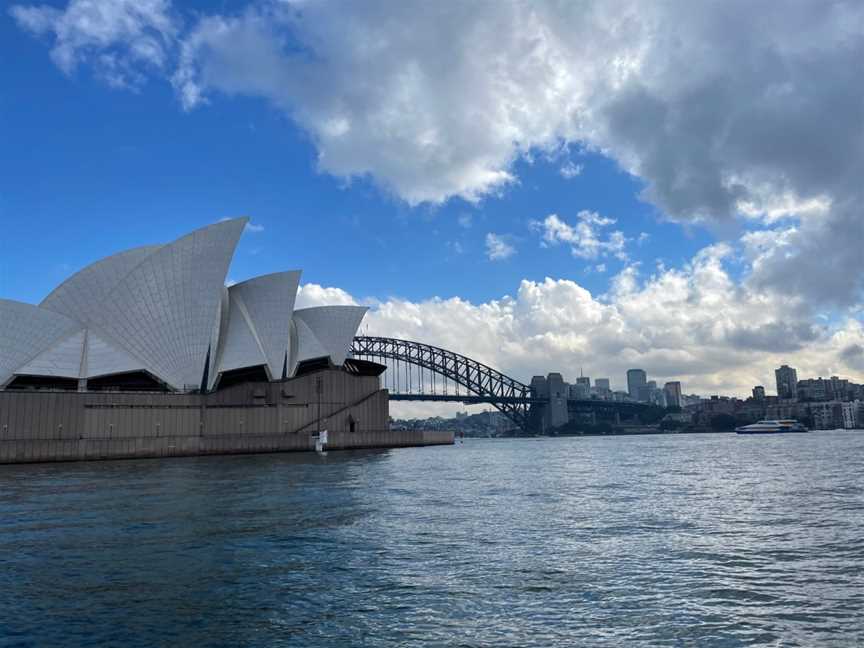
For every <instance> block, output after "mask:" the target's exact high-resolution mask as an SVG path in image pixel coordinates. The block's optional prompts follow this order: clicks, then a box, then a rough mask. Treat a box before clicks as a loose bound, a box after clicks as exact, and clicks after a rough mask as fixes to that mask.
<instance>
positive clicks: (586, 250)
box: [530, 210, 628, 269]
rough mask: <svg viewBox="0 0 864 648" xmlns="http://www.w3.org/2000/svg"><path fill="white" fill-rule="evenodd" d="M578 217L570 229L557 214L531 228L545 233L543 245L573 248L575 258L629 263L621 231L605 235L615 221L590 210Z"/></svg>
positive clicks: (533, 223)
mask: <svg viewBox="0 0 864 648" xmlns="http://www.w3.org/2000/svg"><path fill="white" fill-rule="evenodd" d="M576 217H577V219H578V222H577V223H576V224H575V225H570V224H568V223H567V222H565V221H564V220H562V219H561V218H560V217H559V216H558V215H557V214H550V215H549V216H547V217H546V218H545V219H544V220H543V221H542V222H538V221H532V222H531V223H530V227H531V228H532V229H534V230H535V231H539V232H541V233H542V235H543V237H542V242H541V245H556V244H558V243H564V244H566V245H569V246H570V251H571V252H572V254H573V256H575V257H578V258H580V259H597V258H600V257H606V256H610V255H611V256H614V257H615V258H617V259H620V260H621V261H627V260H628V257H627V252H626V250H625V247H626V245H627V238H626V237H625V236H624V233H623V232H621V231H619V230H615V231H612V232H609V233H608V234H606V233H605V232H602V230H603V229H604V228H606V227H608V226H610V225H614V224H615V219H614V218H607V217H605V216H601V215H600V214H598V213H597V212H592V211H587V210H582V211H580V212H579V213H578V214H577V216H576ZM604 269H605V266H604Z"/></svg>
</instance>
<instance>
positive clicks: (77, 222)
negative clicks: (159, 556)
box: [0, 17, 711, 302]
mask: <svg viewBox="0 0 864 648" xmlns="http://www.w3.org/2000/svg"><path fill="white" fill-rule="evenodd" d="M0 42H2V43H4V45H3V49H4V50H5V52H4V59H7V60H14V61H15V62H16V64H15V65H12V66H4V68H3V76H4V78H3V80H2V83H3V87H4V88H5V93H4V94H5V96H6V99H5V100H4V101H3V104H2V105H3V108H2V117H3V141H4V149H5V150H7V151H16V154H15V155H4V156H3V157H2V159H0V165H2V166H0V174H2V177H3V178H4V188H3V194H2V210H3V215H4V221H6V222H7V223H8V224H9V226H10V227H11V231H10V230H9V229H7V232H8V237H4V241H3V263H2V287H3V294H4V296H5V297H7V298H12V299H19V300H22V301H31V302H35V301H38V300H40V299H41V298H42V297H44V296H45V295H46V294H47V293H48V292H49V291H50V290H51V289H52V288H53V287H54V285H56V283H57V282H58V281H60V280H62V279H63V278H64V277H65V276H67V275H68V274H69V272H70V271H72V270H76V269H78V268H80V267H81V266H83V265H84V264H86V263H89V262H90V261H92V260H95V259H97V258H100V257H102V256H105V255H107V254H109V253H111V252H114V251H118V250H121V249H125V248H127V247H132V246H135V245H138V244H143V243H150V242H162V241H165V240H169V239H171V238H174V237H176V236H178V235H180V234H181V233H184V232H186V231H188V230H190V229H193V228H195V227H199V226H202V225H205V224H207V223H211V222H214V221H216V220H219V219H220V218H225V217H234V216H241V215H245V216H249V217H250V218H251V219H252V221H253V223H254V224H255V225H257V226H260V227H263V228H264V230H263V231H262V232H260V233H253V232H249V233H247V235H246V237H245V239H244V241H243V244H242V247H241V248H240V252H239V254H238V255H237V257H236V260H235V262H234V265H233V267H232V269H231V277H232V278H235V279H236V280H242V279H244V278H247V277H249V276H252V275H255V274H260V273H262V272H269V271H275V270H278V269H282V268H285V267H286V266H290V267H299V268H303V269H304V279H305V280H306V281H315V282H317V283H321V284H325V285H338V286H341V287H342V288H344V289H346V290H348V291H349V292H351V293H352V294H355V295H360V296H364V297H365V296H374V297H378V298H386V297H388V296H391V295H398V296H401V297H405V298H409V299H423V298H426V297H431V296H441V297H450V296H454V295H459V296H462V297H464V298H466V299H469V300H472V301H485V300H487V299H491V298H495V297H499V296H501V295H503V294H506V293H512V292H513V291H514V289H515V287H516V286H517V285H518V282H519V281H520V280H521V279H523V278H530V279H534V280H541V281H542V280H543V279H544V278H545V277H547V276H550V277H556V278H560V277H569V278H573V279H574V280H576V281H578V282H579V283H581V284H582V285H584V286H585V287H586V288H588V289H589V290H591V291H592V292H596V293H603V292H605V291H606V289H607V288H608V282H609V278H610V277H611V276H613V275H614V273H615V272H616V271H617V270H620V269H621V267H622V266H623V265H624V264H623V262H621V261H619V260H611V261H610V260H606V262H605V265H606V266H607V270H606V271H605V272H597V271H596V270H594V267H595V266H596V265H597V264H598V263H599V262H600V261H598V260H591V259H579V258H574V257H573V255H572V254H571V253H570V252H569V250H568V248H567V247H566V246H557V247H554V248H547V249H541V247H540V243H539V242H540V238H541V237H540V236H539V234H538V233H537V232H536V231H532V230H531V229H530V227H529V221H531V220H542V219H543V218H545V217H546V216H548V215H549V214H553V213H555V214H558V215H559V216H561V217H562V218H563V219H569V220H575V219H576V215H577V213H578V212H579V211H581V210H589V211H596V212H599V213H600V214H602V215H604V216H607V217H611V218H614V219H616V220H617V221H618V223H616V225H617V228H616V229H620V230H621V231H623V232H624V234H625V236H626V237H628V238H631V239H634V240H636V239H638V237H639V236H640V234H642V233H643V232H645V233H646V234H648V238H647V240H645V241H644V242H643V243H641V244H635V243H634V244H631V245H629V246H628V252H629V254H630V256H631V257H632V259H633V260H634V261H639V262H642V263H643V264H644V265H646V266H653V265H654V264H655V262H656V260H658V259H661V260H663V261H664V262H665V263H667V264H669V265H680V264H681V263H683V262H684V261H686V260H687V259H689V258H690V257H691V256H692V255H693V254H694V253H695V252H696V251H697V250H698V249H700V248H701V247H703V246H704V245H705V244H706V243H707V242H708V241H709V240H711V234H710V233H709V232H708V231H706V230H705V228H703V227H696V228H691V229H689V230H685V229H683V228H681V227H680V226H678V225H675V224H671V223H664V222H663V221H662V219H661V218H660V216H661V215H660V214H659V213H658V212H657V210H656V209H655V208H654V207H652V206H651V205H650V204H646V203H645V202H642V201H640V200H639V198H638V192H639V190H640V188H641V183H640V181H639V179H638V178H634V177H632V176H630V175H629V174H627V173H626V172H624V171H622V170H621V169H620V168H619V167H618V165H617V164H616V163H615V162H614V161H613V160H610V159H609V158H607V157H604V156H603V155H601V154H598V153H590V152H586V151H583V150H581V149H580V147H578V146H570V147H567V146H566V145H562V147H561V148H560V149H559V150H558V151H553V152H543V151H538V152H536V153H535V155H534V156H533V159H532V160H530V161H529V160H519V161H518V162H517V163H516V164H515V166H514V174H515V175H516V176H517V177H518V181H517V182H515V183H514V184H512V185H511V186H507V187H504V188H502V189H501V190H500V191H498V192H496V194H494V195H491V196H487V197H484V198H483V199H482V200H481V201H479V202H477V203H472V202H468V201H466V200H463V199H460V198H454V199H451V200H449V201H448V202H446V203H444V204H441V205H428V204H427V205H420V206H416V207H411V206H408V205H406V204H405V203H404V202H403V201H401V200H400V199H399V197H398V196H395V195H393V194H392V193H391V192H388V191H387V190H385V189H382V188H380V187H378V186H376V184H375V183H374V181H372V180H370V179H369V178H368V177H365V178H364V177H358V178H352V179H349V180H346V179H343V178H338V177H334V176H332V175H329V174H326V173H322V172H320V171H319V170H318V168H317V164H316V151H315V147H314V145H313V143H312V142H311V141H310V138H309V137H308V135H307V134H306V133H304V131H302V130H301V129H299V128H298V127H297V126H296V125H295V124H294V123H292V121H291V120H290V119H288V118H286V116H285V115H284V114H281V113H279V112H278V111H276V110H274V109H273V108H272V107H271V106H270V105H268V104H267V103H266V102H265V101H262V100H260V99H254V98H252V99H250V98H243V97H226V98H224V99H221V100H220V101H218V102H213V103H212V104H210V105H207V106H204V107H202V108H200V109H198V110H195V111H194V112H184V111H183V110H182V109H181V108H180V106H179V105H178V101H177V99H176V98H175V97H174V96H173V93H172V92H171V88H170V87H169V86H167V85H166V84H160V83H158V82H152V83H150V84H148V85H147V87H146V88H144V89H142V90H141V91H139V92H124V91H118V90H117V89H114V88H111V87H109V86H107V85H105V84H104V83H100V82H99V81H98V80H97V79H94V78H93V77H92V76H91V75H89V74H88V73H87V72H86V71H85V70H79V71H77V72H76V73H75V74H74V75H73V76H71V77H68V76H66V75H64V74H63V73H62V72H61V71H60V70H59V69H58V68H57V67H56V66H55V65H54V64H52V62H51V60H50V59H49V58H48V57H47V56H46V52H45V47H44V44H42V43H40V42H39V41H38V40H36V39H34V38H32V36H30V35H29V34H27V33H26V32H24V31H22V30H20V29H19V28H17V26H16V25H15V23H14V21H12V20H11V19H10V18H9V17H4V19H3V21H2V32H0ZM567 162H571V163H572V164H573V165H579V166H580V167H581V168H582V170H581V173H580V174H579V175H578V176H576V177H573V178H569V179H568V178H565V177H564V176H562V174H561V168H562V167H563V166H564V165H566V164H567ZM22 214H27V215H29V216H28V217H26V218H20V217H19V216H18V215H22ZM488 232H494V233H496V234H500V235H502V236H504V237H506V240H507V241H508V242H509V243H510V244H511V245H512V246H513V247H515V248H516V253H515V255H514V256H513V257H510V258H509V259H506V260H501V261H495V262H490V261H489V259H488V258H487V256H486V250H485V236H486V234H487V233H488ZM36 241H38V245H34V242H36ZM22 267H27V268H28V271H27V272H26V273H21V272H19V271H18V269H20V268H22Z"/></svg>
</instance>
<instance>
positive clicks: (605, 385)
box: [594, 378, 610, 391]
mask: <svg viewBox="0 0 864 648" xmlns="http://www.w3.org/2000/svg"><path fill="white" fill-rule="evenodd" d="M594 387H596V388H597V390H598V391H600V390H605V391H610V387H609V379H608V378H598V379H597V380H595V381H594Z"/></svg>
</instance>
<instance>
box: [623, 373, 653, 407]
mask: <svg viewBox="0 0 864 648" xmlns="http://www.w3.org/2000/svg"><path fill="white" fill-rule="evenodd" d="M647 383H648V374H646V373H645V370H644V369H628V370H627V393H629V394H630V398H632V399H633V400H639V390H640V389H643V388H645V387H646V386H647Z"/></svg>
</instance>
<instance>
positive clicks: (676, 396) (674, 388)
mask: <svg viewBox="0 0 864 648" xmlns="http://www.w3.org/2000/svg"><path fill="white" fill-rule="evenodd" d="M663 391H665V392H666V406H667V407H681V405H682V403H681V383H680V382H679V381H677V380H675V381H673V382H667V383H666V384H665V385H663Z"/></svg>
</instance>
